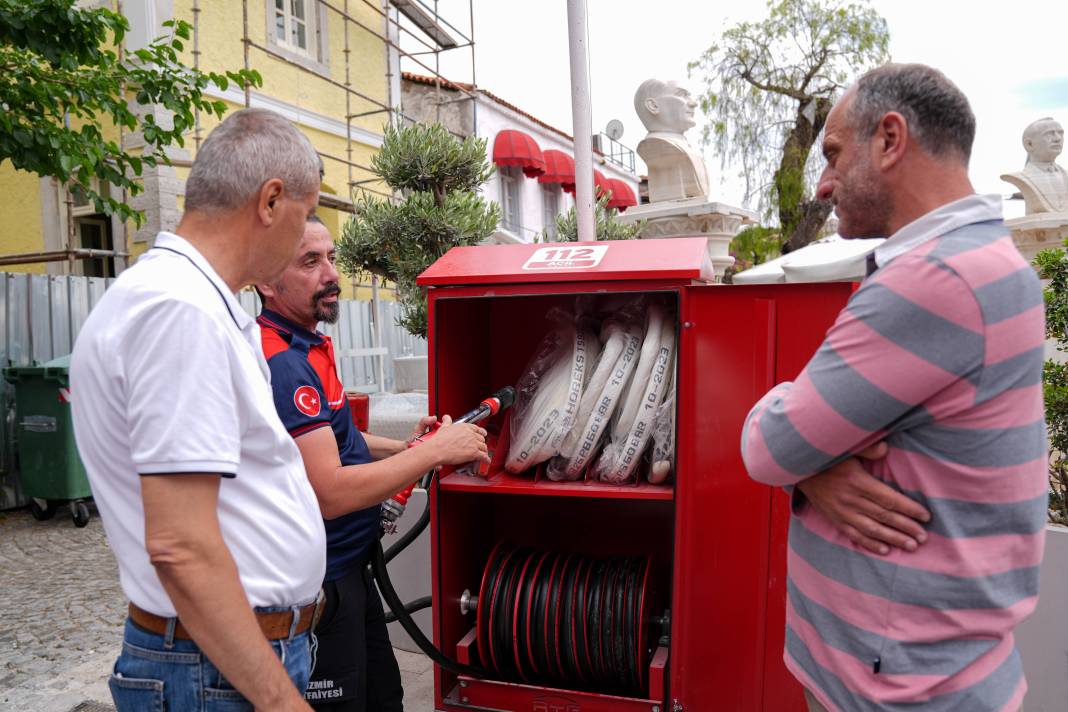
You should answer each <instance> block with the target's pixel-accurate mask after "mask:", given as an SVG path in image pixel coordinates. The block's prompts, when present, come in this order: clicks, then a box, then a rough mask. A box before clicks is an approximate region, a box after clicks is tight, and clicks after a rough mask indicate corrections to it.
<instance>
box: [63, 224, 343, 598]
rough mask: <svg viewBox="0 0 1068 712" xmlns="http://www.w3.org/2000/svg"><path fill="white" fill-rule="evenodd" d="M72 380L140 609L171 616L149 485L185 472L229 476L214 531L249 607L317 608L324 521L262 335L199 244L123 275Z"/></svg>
mask: <svg viewBox="0 0 1068 712" xmlns="http://www.w3.org/2000/svg"><path fill="white" fill-rule="evenodd" d="M70 376H71V396H72V398H71V406H72V410H73V417H74V434H75V438H76V439H77V443H78V451H79V452H80V453H81V457H82V461H83V462H84V463H85V469H86V471H87V472H88V474H89V482H90V484H91V486H92V489H93V495H94V497H95V499H96V504H97V507H98V508H99V510H100V514H101V519H102V520H103V523H104V530H105V531H106V533H107V537H108V541H109V543H110V544H111V548H112V550H113V551H114V552H115V557H116V559H118V563H119V577H120V580H121V583H122V589H123V592H124V593H125V594H126V595H127V597H128V598H129V599H130V600H131V601H132V602H133V603H135V604H136V605H138V606H140V607H141V608H143V609H145V610H146V611H149V612H151V613H155V614H157V615H161V616H173V615H175V611H174V606H173V605H172V604H171V601H170V598H168V596H167V594H166V592H165V591H164V590H163V587H162V585H161V584H160V581H159V578H158V577H157V576H156V571H155V569H154V568H153V566H152V564H151V563H150V562H149V559H148V554H147V553H146V551H145V520H144V510H143V507H142V502H141V477H149V476H166V475H165V474H163V473H183V472H186V473H188V472H205V473H218V474H221V475H222V476H223V479H222V482H221V484H220V488H219V506H218V515H219V523H220V525H221V528H222V534H223V538H224V539H225V541H226V544H227V546H228V547H229V549H230V552H231V554H232V555H233V558H234V561H235V562H236V563H237V570H238V573H239V574H240V577H241V583H242V585H243V586H244V588H245V592H246V594H247V595H248V599H249V603H250V604H251V605H252V606H290V605H297V604H305V603H308V602H310V601H313V600H314V599H315V596H316V594H317V592H318V590H319V587H320V586H321V584H322V580H323V575H324V573H325V570H326V535H325V532H324V529H323V519H322V515H321V514H320V513H319V505H318V502H317V500H316V498H315V493H314V492H313V491H312V488H311V485H310V484H309V483H308V478H307V475H306V474H305V471H304V463H303V460H302V459H301V456H300V451H299V450H298V449H297V446H296V445H295V444H294V442H293V438H291V437H290V436H289V433H288V432H286V429H285V428H284V427H283V426H282V423H281V421H280V420H279V419H278V414H277V413H276V411H275V408H274V398H273V395H272V393H271V386H270V372H269V370H268V368H267V363H266V361H264V358H263V352H262V350H261V348H260V333H259V327H258V326H257V325H256V322H255V320H253V319H252V318H251V317H250V316H248V314H246V313H245V311H244V310H243V309H241V306H240V305H239V304H238V302H237V299H236V298H235V297H234V295H233V293H231V292H230V290H229V288H228V287H227V285H226V283H225V282H223V281H222V279H221V278H220V277H219V276H218V274H216V273H215V270H213V269H212V267H211V265H210V264H208V262H207V261H206V260H205V259H204V257H203V256H202V255H201V254H200V253H199V252H198V251H197V250H196V249H195V248H194V247H193V246H192V245H191V244H189V243H188V242H186V241H185V240H183V239H182V238H180V237H178V236H177V235H174V234H171V233H166V232H163V233H160V234H159V236H158V237H157V238H156V243H155V248H154V249H152V250H149V251H148V252H147V253H145V255H144V256H142V257H141V258H140V259H139V260H138V261H137V264H136V265H134V266H133V267H131V268H130V269H128V270H126V271H125V272H123V273H122V275H120V276H119V278H118V279H117V280H116V282H115V284H114V285H112V287H111V288H110V289H109V290H108V291H107V293H106V294H105V295H104V297H103V299H101V300H100V303H99V304H98V305H97V306H96V308H95V309H93V311H92V312H91V313H90V314H89V318H88V320H87V321H86V322H85V325H84V326H83V328H82V331H81V333H80V335H79V336H78V340H77V343H76V344H75V346H74V354H73V356H72V359H71V374H70ZM173 506H175V507H181V506H182V502H174V505H173Z"/></svg>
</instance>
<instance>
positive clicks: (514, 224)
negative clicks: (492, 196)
mask: <svg viewBox="0 0 1068 712" xmlns="http://www.w3.org/2000/svg"><path fill="white" fill-rule="evenodd" d="M499 173H500V176H501V224H502V225H503V227H504V228H505V229H506V230H508V231H509V232H512V233H514V234H515V235H521V234H522V230H523V210H522V206H521V205H520V200H519V189H520V187H521V186H522V183H521V181H522V180H523V178H522V174H521V173H520V172H519V169H518V168H516V167H515V166H509V167H506V168H501V169H500V171H499Z"/></svg>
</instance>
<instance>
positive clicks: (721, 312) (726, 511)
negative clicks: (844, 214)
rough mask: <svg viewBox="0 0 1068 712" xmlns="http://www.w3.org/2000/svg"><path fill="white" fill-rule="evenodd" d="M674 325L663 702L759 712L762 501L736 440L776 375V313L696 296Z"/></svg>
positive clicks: (732, 294)
mask: <svg viewBox="0 0 1068 712" xmlns="http://www.w3.org/2000/svg"><path fill="white" fill-rule="evenodd" d="M682 321H683V324H682V334H681V336H680V345H681V347H680V352H679V359H680V360H679V377H678V383H679V390H678V393H679V413H678V418H679V420H678V422H679V429H678V432H679V434H678V439H677V443H678V444H677V448H678V451H677V453H678V468H677V471H678V476H677V480H676V485H675V487H676V497H675V501H676V528H675V549H676V550H675V572H674V581H675V585H674V603H673V606H672V639H671V697H672V698H673V700H677V701H678V702H679V703H680V704H681V705H682V708H683V709H685V710H700V709H716V710H721V711H722V712H753V711H754V710H761V709H763V706H762V705H763V703H762V699H763V692H762V687H763V680H764V666H765V655H764V638H765V627H766V622H765V599H766V597H767V584H766V582H767V576H768V531H769V525H770V521H769V517H770V511H771V490H770V489H769V488H767V487H764V486H762V485H758V484H756V483H754V482H753V481H752V480H750V479H749V477H748V476H747V475H746V472H745V467H744V465H743V463H742V459H741V453H740V450H739V443H740V438H739V436H740V433H741V429H742V424H743V422H744V420H745V416H746V414H747V413H748V411H749V408H750V407H751V406H752V404H753V402H754V401H755V400H756V399H757V398H758V397H759V396H760V395H761V394H762V393H763V392H764V390H765V386H766V383H767V382H768V379H769V377H770V375H771V369H772V368H773V365H774V360H773V352H774V343H773V335H774V332H773V327H774V303H773V302H771V301H768V300H766V299H757V298H754V295H753V293H752V292H750V291H749V290H744V289H739V288H704V287H695V288H690V289H687V290H685V294H684V299H683V312H682ZM780 712H791V710H781V711H780Z"/></svg>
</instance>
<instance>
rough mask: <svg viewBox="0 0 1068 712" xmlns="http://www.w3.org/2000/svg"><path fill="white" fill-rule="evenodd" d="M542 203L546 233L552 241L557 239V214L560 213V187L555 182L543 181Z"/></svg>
mask: <svg viewBox="0 0 1068 712" xmlns="http://www.w3.org/2000/svg"><path fill="white" fill-rule="evenodd" d="M541 204H542V223H543V224H544V225H545V235H546V237H548V238H549V240H550V241H553V240H556V216H557V215H558V214H559V213H560V187H559V186H558V185H556V184H555V183H542V185H541Z"/></svg>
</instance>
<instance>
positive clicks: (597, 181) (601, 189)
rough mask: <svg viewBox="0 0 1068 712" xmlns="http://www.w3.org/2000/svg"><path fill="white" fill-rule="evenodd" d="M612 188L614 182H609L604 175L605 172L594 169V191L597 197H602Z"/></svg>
mask: <svg viewBox="0 0 1068 712" xmlns="http://www.w3.org/2000/svg"><path fill="white" fill-rule="evenodd" d="M610 190H612V184H611V183H609V182H608V179H607V178H605V177H604V173H601V172H600V171H599V170H597V169H594V171H593V193H594V196H593V197H595V198H600V197H601V196H602V195H604V194H605V193H607V192H609V191H610Z"/></svg>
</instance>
